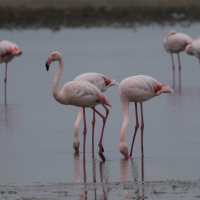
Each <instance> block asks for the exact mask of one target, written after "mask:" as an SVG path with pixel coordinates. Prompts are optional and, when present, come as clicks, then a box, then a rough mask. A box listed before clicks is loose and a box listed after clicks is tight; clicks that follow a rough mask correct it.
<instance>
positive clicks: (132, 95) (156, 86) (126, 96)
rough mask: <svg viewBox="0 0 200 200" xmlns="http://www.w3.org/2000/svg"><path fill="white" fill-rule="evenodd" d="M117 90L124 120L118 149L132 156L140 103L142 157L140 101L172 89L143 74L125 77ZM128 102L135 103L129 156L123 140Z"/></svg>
mask: <svg viewBox="0 0 200 200" xmlns="http://www.w3.org/2000/svg"><path fill="white" fill-rule="evenodd" d="M118 90H119V95H120V99H121V104H122V110H123V113H124V122H123V124H122V128H121V132H120V145H119V150H120V152H121V153H122V154H123V156H124V157H125V158H129V157H131V156H132V150H133V144H134V140H135V136H136V132H137V129H138V127H139V122H138V112H137V103H140V109H141V126H140V129H141V153H142V157H144V152H143V130H144V118H143V108H142V102H143V101H147V100H149V99H151V98H153V97H155V96H158V95H160V94H161V93H173V90H172V89H171V88H170V87H169V86H167V85H165V84H162V83H159V82H158V81H157V80H155V79H154V78H152V77H150V76H145V75H138V76H131V77H128V78H125V79H124V80H122V82H121V83H120V84H119V88H118ZM130 102H134V103H135V116H136V125H135V132H134V135H133V140H132V145H131V151H130V156H129V153H128V147H127V144H126V141H125V135H126V130H127V127H128V124H129V121H130V116H129V103H130Z"/></svg>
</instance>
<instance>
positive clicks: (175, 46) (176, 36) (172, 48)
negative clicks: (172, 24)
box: [163, 30, 193, 70]
mask: <svg viewBox="0 0 200 200" xmlns="http://www.w3.org/2000/svg"><path fill="white" fill-rule="evenodd" d="M192 41H193V39H192V38H191V37H190V36H188V35H186V34H184V33H179V32H176V31H174V30H172V31H170V32H169V33H168V34H167V36H166V37H165V38H164V41H163V45H164V47H165V50H166V51H167V52H169V53H171V59H172V68H173V69H175V65H174V59H173V55H172V54H173V53H177V55H178V64H179V70H180V69H181V61H180V56H179V52H181V51H184V50H185V47H186V46H187V45H188V44H191V43H192Z"/></svg>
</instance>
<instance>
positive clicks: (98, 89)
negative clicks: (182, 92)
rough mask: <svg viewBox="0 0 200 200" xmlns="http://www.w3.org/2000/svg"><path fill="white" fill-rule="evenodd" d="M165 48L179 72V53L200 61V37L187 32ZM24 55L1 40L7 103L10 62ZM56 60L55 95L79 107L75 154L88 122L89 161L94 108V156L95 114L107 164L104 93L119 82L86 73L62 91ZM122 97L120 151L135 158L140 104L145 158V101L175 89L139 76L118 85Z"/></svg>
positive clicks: (167, 39) (168, 38)
mask: <svg viewBox="0 0 200 200" xmlns="http://www.w3.org/2000/svg"><path fill="white" fill-rule="evenodd" d="M163 45H164V47H165V49H166V51H167V52H169V53H170V54H171V59H172V69H173V71H174V69H175V65H174V60H173V53H177V54H178V63H179V71H180V70H181V62H180V56H179V52H181V51H184V50H186V52H187V53H188V54H189V55H194V56H196V57H197V58H199V62H200V37H197V38H196V39H192V38H191V37H189V36H188V35H186V34H184V33H179V32H176V31H174V30H172V31H170V32H169V33H168V35H167V36H166V37H165V38H164V41H163ZM21 54H22V51H21V50H20V49H19V47H18V46H17V45H16V44H14V43H12V42H9V41H6V40H0V63H2V62H5V78H4V84H5V89H4V93H5V100H6V83H7V63H8V62H9V61H11V60H12V59H13V58H14V57H15V56H19V55H21ZM53 61H58V63H59V66H58V70H57V72H56V75H55V79H54V83H53V88H52V94H53V96H54V98H55V100H56V101H58V102H59V103H60V104H64V105H73V106H77V107H78V116H77V120H76V122H75V127H74V141H73V147H74V149H75V152H76V153H78V152H79V146H80V142H79V125H80V122H81V121H82V119H83V121H84V129H83V135H84V139H83V160H84V161H85V144H86V134H87V126H86V116H85V108H91V109H92V110H93V120H92V153H93V152H94V128H95V121H96V119H95V114H97V115H99V116H100V117H101V118H102V120H103V125H102V130H101V136H100V140H99V144H98V145H99V156H100V157H101V159H102V160H103V161H105V157H104V154H103V152H104V148H103V145H102V141H103V134H104V127H105V124H106V120H107V117H108V115H109V109H108V108H107V106H110V107H111V102H110V100H109V99H108V98H107V97H106V96H105V95H104V94H103V92H105V91H106V90H107V88H109V87H111V86H114V85H117V84H118V83H117V82H116V81H115V80H113V79H110V78H108V77H106V76H105V75H103V74H100V73H85V74H81V75H79V76H77V77H76V78H75V79H74V81H70V82H68V83H66V84H65V85H64V86H63V87H62V89H61V90H60V91H59V84H60V79H61V76H62V71H63V59H62V55H61V54H60V53H59V52H53V53H52V54H51V55H50V57H49V58H48V59H47V61H46V69H47V71H48V70H49V66H50V64H51V63H52V62H53ZM118 91H119V96H120V100H121V105H122V110H123V115H124V121H123V124H122V128H121V132H120V144H119V150H120V152H121V153H122V155H123V156H124V157H125V158H130V157H132V151H133V146H134V140H135V137H136V133H137V130H138V128H139V120H138V108H137V103H139V104H140V112H141V126H140V129H141V155H142V158H143V157H144V150H143V132H144V117H143V107H142V105H143V104H142V103H143V101H147V100H149V99H151V98H153V97H155V96H158V95H160V94H161V93H173V89H172V88H170V87H169V86H168V85H165V84H162V83H160V82H158V81H157V80H155V79H154V78H152V77H150V76H146V75H137V76H131V77H128V78H125V79H124V80H122V81H121V82H120V83H119V86H118ZM130 102H134V103H135V118H136V124H135V131H134V135H133V140H132V145H131V149H130V152H129V150H128V146H127V144H126V140H125V136H126V130H127V127H128V125H129V121H130V116H129V104H130ZM98 104H101V105H102V106H103V107H104V108H105V111H106V115H105V116H104V115H103V114H101V113H100V112H99V111H98V110H97V109H96V105H98Z"/></svg>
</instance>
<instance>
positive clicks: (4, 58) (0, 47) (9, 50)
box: [0, 40, 22, 100]
mask: <svg viewBox="0 0 200 200" xmlns="http://www.w3.org/2000/svg"><path fill="white" fill-rule="evenodd" d="M21 54H22V51H21V50H20V49H19V47H18V46H17V45H16V44H15V43H12V42H10V41H7V40H0V63H3V62H5V63H6V65H5V78H4V83H5V89H4V93H5V100H6V82H7V63H8V62H10V61H11V60H12V59H13V58H14V57H15V56H20V55H21Z"/></svg>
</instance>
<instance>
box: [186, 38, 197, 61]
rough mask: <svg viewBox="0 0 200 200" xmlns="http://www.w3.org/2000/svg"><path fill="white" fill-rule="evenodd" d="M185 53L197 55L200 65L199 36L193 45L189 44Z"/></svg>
mask: <svg viewBox="0 0 200 200" xmlns="http://www.w3.org/2000/svg"><path fill="white" fill-rule="evenodd" d="M185 51H186V52H187V54H189V55H195V56H196V57H197V58H198V59H199V64H200V36H198V37H197V38H196V39H195V40H193V42H192V43H191V44H188V45H187V46H186V48H185Z"/></svg>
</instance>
